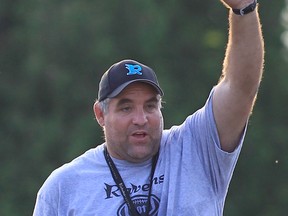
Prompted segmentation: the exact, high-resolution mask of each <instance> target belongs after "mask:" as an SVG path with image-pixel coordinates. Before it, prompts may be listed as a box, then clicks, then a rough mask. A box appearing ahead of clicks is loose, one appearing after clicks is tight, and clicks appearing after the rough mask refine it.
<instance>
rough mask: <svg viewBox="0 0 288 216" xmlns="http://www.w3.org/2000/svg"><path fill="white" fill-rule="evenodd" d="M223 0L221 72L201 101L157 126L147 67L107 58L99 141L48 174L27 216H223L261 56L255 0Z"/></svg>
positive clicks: (155, 90) (157, 104)
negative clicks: (176, 122) (225, 27)
mask: <svg viewBox="0 0 288 216" xmlns="http://www.w3.org/2000/svg"><path fill="white" fill-rule="evenodd" d="M223 3H224V4H225V5H226V6H227V7H229V8H233V10H232V9H230V14H229V21H230V30H229V31H230V32H229V42H228V46H227V51H226V56H225V60H224V67H223V74H222V78H221V80H220V81H219V83H218V84H217V85H216V86H215V87H214V88H213V89H212V91H211V93H210V95H209V97H208V100H207V102H206V104H205V105H204V107H203V108H201V109H199V110H198V111H197V112H195V113H194V114H193V115H191V116H188V118H187V119H186V120H185V121H184V122H183V124H182V125H180V126H174V127H172V128H171V129H169V130H163V117H162V114H161V98H162V96H163V91H162V89H161V88H160V86H159V83H158V80H157V78H156V75H155V73H154V71H153V70H152V69H151V68H149V67H147V66H146V65H144V64H141V63H139V62H136V61H134V60H123V61H121V62H118V63H115V64H114V65H112V66H111V67H110V68H109V69H108V70H107V72H106V73H105V74H104V75H103V76H102V79H101V81H100V84H99V92H98V100H97V101H96V102H95V104H94V113H95V116H96V119H97V121H98V123H99V125H100V126H101V127H102V128H103V130H104V134H105V143H103V144H102V145H99V146H97V147H96V148H94V149H91V150H89V151H87V152H86V153H84V154H83V155H81V156H80V157H78V158H76V159H75V160H73V161H72V162H70V163H68V164H66V165H64V166H62V167H60V168H59V169H57V170H56V171H54V172H53V173H52V174H51V175H50V176H49V178H48V179H47V180H46V182H45V183H44V185H43V186H42V188H41V189H40V191H39V193H38V196H37V201H36V206H35V209H34V215H35V216H40V215H41V216H45V215H47V216H48V215H49V216H53V215H69V216H70V215H85V216H88V215H93V216H94V215H121V216H122V215H124V216H126V215H133V216H134V215H141V216H142V215H161V216H167V215H181V216H183V215H184V216H185V215H187V216H216V215H217V216H219V215H222V214H223V208H224V202H225V197H226V194H227V190H228V186H229V183H230V180H231V177H232V173H233V170H234V168H235V164H236V161H237V158H238V156H239V153H240V150H241V146H242V143H243V139H244V135H245V131H246V126H247V121H248V119H249V116H250V113H251V111H252V108H253V105H254V102H255V98H256V94H257V91H258V87H259V84H260V80H261V76H262V69H263V68H262V67H263V56H264V51H263V49H264V48H263V39H262V33H261V27H260V23H259V17H258V12H257V3H256V1H254V2H252V1H251V0H225V1H224V0H223ZM235 8H236V9H235ZM239 8H240V9H239Z"/></svg>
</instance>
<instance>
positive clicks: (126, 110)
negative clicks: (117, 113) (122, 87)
mask: <svg viewBox="0 0 288 216" xmlns="http://www.w3.org/2000/svg"><path fill="white" fill-rule="evenodd" d="M121 110H122V111H123V112H128V111H130V110H131V107H122V108H121Z"/></svg>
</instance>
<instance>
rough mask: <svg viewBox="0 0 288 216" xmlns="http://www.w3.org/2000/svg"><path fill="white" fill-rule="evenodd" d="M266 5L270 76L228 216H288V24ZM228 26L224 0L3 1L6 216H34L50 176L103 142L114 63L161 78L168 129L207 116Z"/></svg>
mask: <svg viewBox="0 0 288 216" xmlns="http://www.w3.org/2000/svg"><path fill="white" fill-rule="evenodd" d="M259 2H260V15H261V18H262V24H263V33H264V38H265V42H266V63H265V72H264V78H263V81H262V85H261V88H260V92H259V96H258V101H257V104H256V106H255V109H254V112H253V115H252V117H251V119H250V123H249V129H248V133H247V137H246V141H245V144H244V147H243V151H242V154H241V156H240V158H239V162H238V164H237V167H236V170H235V172H234V176H233V179H232V182H231V186H230V189H229V192H228V196H227V201H226V207H225V214H224V215H226V216H230V215H231V216H243V215H245V216H258V215H259V216H283V215H286V214H287V212H288V205H287V204H288V198H287V197H288V184H287V178H288V172H287V166H288V157H287V152H288V145H287V141H288V124H287V123H288V113H287V106H288V100H287V95H288V85H287V83H288V73H287V66H288V63H287V50H286V48H285V46H284V43H282V41H283V40H281V37H282V38H284V37H283V35H285V34H284V32H285V26H286V25H287V23H288V18H286V19H287V20H286V23H285V13H284V12H285V1H284V0H279V1H277V2H273V3H272V1H270V0H259ZM227 15H228V10H227V9H226V8H225V7H224V6H223V5H222V4H221V3H220V2H219V1H217V0H206V1H200V0H177V1H176V0H166V1H163V0H154V1H152V0H138V1H135V0H134V1H133V0H125V1H119V0H106V1H97V0H94V1H91V0H69V1H68V0H57V1H56V0H49V1H48V0H26V1H20V0H13V1H12V0H0V127H1V128H0V142H1V145H0V154H1V157H0V160H1V177H0V215H5V216H6V215H7V216H19V215H31V214H32V211H33V207H34V203H35V199H36V193H37V191H38V190H39V188H40V186H41V185H42V184H43V182H44V180H45V179H46V178H47V177H48V175H49V174H50V173H51V171H52V170H54V169H55V168H57V167H59V166H61V165H62V164H63V163H66V162H69V161H70V160H72V159H73V158H75V157H76V156H78V155H80V154H82V153H83V152H84V151H86V150H87V149H90V148H93V147H95V146H96V145H98V144H101V143H102V142H103V135H102V129H101V128H100V127H99V126H98V124H97V121H95V119H94V114H93V110H92V106H93V103H94V101H95V99H96V97H97V91H98V82H99V80H100V77H101V75H102V73H103V72H104V71H105V70H106V69H108V67H109V66H110V65H111V64H113V63H114V62H116V61H119V60H122V59H124V58H133V59H135V60H138V61H141V62H143V63H145V64H147V65H149V66H151V67H152V68H153V69H154V70H155V71H156V72H157V74H158V78H159V81H160V83H161V85H162V88H163V89H164V91H165V96H164V101H166V104H165V107H164V109H163V114H164V117H165V126H166V128H168V127H171V126H172V125H174V124H180V123H181V122H182V121H183V120H184V119H185V117H186V116H187V115H189V114H191V113H192V112H194V111H196V110H197V109H198V108H200V107H201V106H202V105H203V104H204V102H205V100H206V98H207V96H208V94H209V91H210V90H211V88H212V86H213V85H215V84H216V83H217V81H218V78H219V76H220V74H221V69H222V61H223V58H224V52H225V48H226V42H227V31H228V30H227V29H228V18H227ZM286 16H288V13H287V14H286ZM287 38H288V37H287Z"/></svg>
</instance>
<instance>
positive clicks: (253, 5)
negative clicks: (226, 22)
mask: <svg viewBox="0 0 288 216" xmlns="http://www.w3.org/2000/svg"><path fill="white" fill-rule="evenodd" d="M256 6H257V0H254V2H253V3H251V4H249V5H248V6H246V7H244V8H242V9H233V8H232V11H233V12H234V13H235V14H237V15H240V16H244V15H245V14H248V13H250V12H252V11H254V10H255V8H256Z"/></svg>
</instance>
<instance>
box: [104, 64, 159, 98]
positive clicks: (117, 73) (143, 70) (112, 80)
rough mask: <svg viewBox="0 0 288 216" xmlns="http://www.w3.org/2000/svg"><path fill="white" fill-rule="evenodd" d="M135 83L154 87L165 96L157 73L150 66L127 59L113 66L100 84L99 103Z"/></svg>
mask: <svg viewBox="0 0 288 216" xmlns="http://www.w3.org/2000/svg"><path fill="white" fill-rule="evenodd" d="M134 82H144V83H148V84H150V85H152V86H153V87H154V88H155V89H156V90H157V91H158V93H159V94H160V95H161V96H163V95H164V93H163V91H162V89H161V88H160V85H159V83H158V80H157V77H156V74H155V72H154V71H153V70H152V69H151V68H150V67H148V66H146V65H144V64H142V63H139V62H137V61H135V60H131V59H127V60H122V61H120V62H117V63H115V64H113V65H112V66H111V67H110V68H109V69H108V70H107V71H106V72H105V73H104V74H103V76H102V78H101V80H100V83H99V91H98V101H103V100H105V99H106V98H113V97H116V96H117V95H118V94H119V93H120V92H121V91H122V90H123V89H124V88H125V87H127V86H128V85H129V84H131V83H134Z"/></svg>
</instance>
